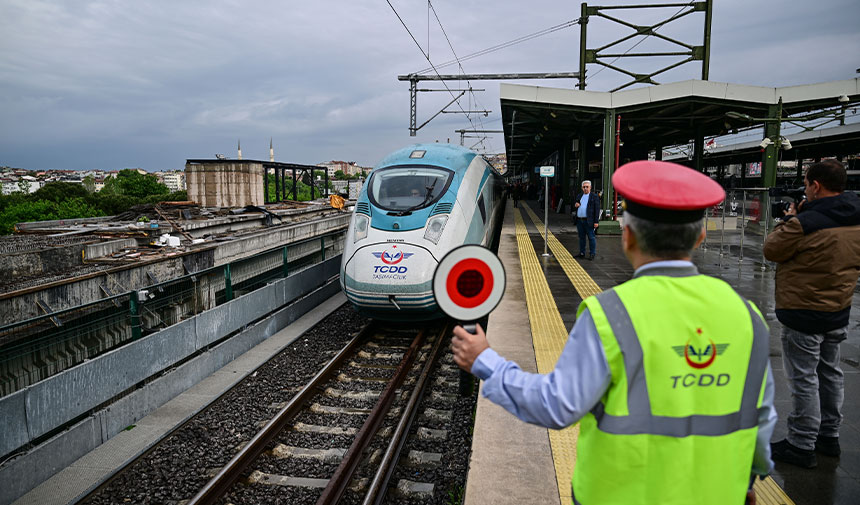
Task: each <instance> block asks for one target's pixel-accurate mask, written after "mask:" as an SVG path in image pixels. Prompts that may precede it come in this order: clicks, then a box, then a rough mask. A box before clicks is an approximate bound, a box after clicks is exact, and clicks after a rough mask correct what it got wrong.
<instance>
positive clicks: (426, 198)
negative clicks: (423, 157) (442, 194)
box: [389, 178, 439, 216]
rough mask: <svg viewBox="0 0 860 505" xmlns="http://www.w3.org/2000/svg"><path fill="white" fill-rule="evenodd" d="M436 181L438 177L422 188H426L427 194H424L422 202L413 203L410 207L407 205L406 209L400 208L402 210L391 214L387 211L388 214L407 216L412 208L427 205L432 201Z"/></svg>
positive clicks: (415, 208) (416, 208)
mask: <svg viewBox="0 0 860 505" xmlns="http://www.w3.org/2000/svg"><path fill="white" fill-rule="evenodd" d="M438 181H439V179H438V178H436V179H433V183H432V184H430V185H429V186H426V187H425V188H424V189H426V190H427V195H425V196H424V201H423V202H421V203H419V204H418V205H413V206H412V207H409V208H408V209H406V210H402V211H400V212H395V213H393V214H392V213H389V215H392V216H408V215H409V214H412V211H413V210H418V209H420V208H421V207H424V206H425V205H427V204H428V203H430V201H432V200H433V188H435V187H436V182H438Z"/></svg>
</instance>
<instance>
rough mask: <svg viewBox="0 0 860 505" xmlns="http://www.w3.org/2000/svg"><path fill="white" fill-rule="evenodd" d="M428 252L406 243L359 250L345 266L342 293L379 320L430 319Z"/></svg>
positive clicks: (430, 258)
mask: <svg viewBox="0 0 860 505" xmlns="http://www.w3.org/2000/svg"><path fill="white" fill-rule="evenodd" d="M436 265H437V262H436V260H435V259H434V258H433V255H431V254H430V252H429V251H427V250H426V249H423V248H421V247H416V246H412V245H409V244H401V243H398V244H393V243H382V244H371V245H366V246H363V247H361V248H359V249H358V250H357V251H356V252H355V254H354V255H353V256H352V258H350V259H349V261H347V263H346V265H345V266H344V291H345V292H346V296H347V298H349V300H350V302H352V304H353V305H355V306H356V307H357V308H358V309H359V310H361V311H362V312H364V313H366V314H369V315H371V316H372V317H376V318H380V319H408V318H413V317H415V316H419V317H422V316H427V317H429V316H433V315H435V313H436V311H437V308H436V302H435V299H434V298H433V272H434V271H435V270H436Z"/></svg>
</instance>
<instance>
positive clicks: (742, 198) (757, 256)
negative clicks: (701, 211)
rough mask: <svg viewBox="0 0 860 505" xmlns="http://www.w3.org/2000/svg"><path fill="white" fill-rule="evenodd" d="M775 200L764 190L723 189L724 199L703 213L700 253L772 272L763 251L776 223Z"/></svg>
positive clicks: (771, 264) (770, 264) (771, 265)
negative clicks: (704, 231)
mask: <svg viewBox="0 0 860 505" xmlns="http://www.w3.org/2000/svg"><path fill="white" fill-rule="evenodd" d="M776 201H777V200H776V199H774V198H772V197H771V196H770V195H769V194H768V191H767V189H764V188H748V189H744V188H739V189H729V190H726V199H725V200H724V201H723V202H722V203H720V204H717V205H715V206H714V207H712V208H710V209H708V211H707V212H706V214H705V229H706V230H707V233H706V235H705V241H704V242H703V243H702V250H703V251H704V252H705V253H710V252H716V253H718V254H719V256H720V258H729V259H730V260H732V259H734V260H736V261H737V262H738V263H742V262H747V263H749V262H752V263H753V264H755V265H756V266H758V267H759V268H760V270H762V271H765V270H770V269H772V268H773V266H774V265H773V263H771V262H770V261H768V260H766V259H765V258H764V253H763V248H764V243H765V241H766V240H767V235H768V234H769V233H770V232H771V231H773V229H774V227H775V226H776V224H777V223H778V221H777V219H775V218H774V216H773V209H772V205H771V204H772V203H773V202H776Z"/></svg>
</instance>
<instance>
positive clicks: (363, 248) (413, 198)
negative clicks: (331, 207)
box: [340, 144, 503, 320]
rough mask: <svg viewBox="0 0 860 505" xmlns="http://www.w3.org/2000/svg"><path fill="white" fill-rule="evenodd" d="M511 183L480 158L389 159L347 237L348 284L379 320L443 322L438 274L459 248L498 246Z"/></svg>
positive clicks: (358, 303) (344, 283)
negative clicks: (435, 289)
mask: <svg viewBox="0 0 860 505" xmlns="http://www.w3.org/2000/svg"><path fill="white" fill-rule="evenodd" d="M502 198H503V181H502V177H501V176H500V174H499V173H498V172H497V171H496V169H494V168H493V167H492V166H490V164H489V163H487V161H486V160H485V159H484V158H483V157H482V156H481V155H479V154H477V153H475V152H474V151H472V150H470V149H466V148H463V147H460V146H453V145H450V144H416V145H412V146H409V147H406V148H403V149H400V150H399V151H395V152H394V153H392V154H390V155H389V156H387V157H386V158H385V159H383V160H382V162H381V163H379V165H378V166H377V167H376V168H374V169H373V171H372V172H371V174H370V177H369V178H368V179H367V182H366V183H365V185H364V187H363V188H362V190H361V194H360V195H359V197H358V200H357V203H356V206H355V212H354V213H353V216H352V221H351V222H350V225H349V231H348V232H347V235H346V243H345V245H344V251H343V262H342V263H341V272H340V284H341V287H342V288H343V291H344V292H345V293H346V296H347V298H349V301H350V302H352V304H353V305H354V306H355V307H356V309H358V311H359V312H361V313H363V314H366V315H368V316H370V317H373V318H376V319H386V320H423V319H433V318H436V317H441V316H442V314H441V313H440V312H439V310H438V307H437V306H436V302H435V300H434V297H433V290H432V280H433V272H434V271H435V269H436V265H437V264H438V263H439V261H440V260H441V259H442V258H443V257H444V256H445V254H447V253H448V251H450V250H452V249H454V248H455V247H457V246H460V245H464V244H479V245H483V246H486V247H494V246H495V244H493V241H494V240H495V238H496V236H497V234H496V231H497V228H498V226H500V224H501V217H502V209H503V205H502Z"/></svg>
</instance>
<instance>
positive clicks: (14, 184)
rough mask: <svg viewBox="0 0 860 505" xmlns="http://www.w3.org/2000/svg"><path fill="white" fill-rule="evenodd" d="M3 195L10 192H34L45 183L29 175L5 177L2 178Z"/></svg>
mask: <svg viewBox="0 0 860 505" xmlns="http://www.w3.org/2000/svg"><path fill="white" fill-rule="evenodd" d="M2 183H3V189H2V192H3V194H4V195H11V194H12V193H35V192H36V191H39V188H41V187H42V186H44V185H45V183H44V182H43V181H40V180H39V179H36V178H35V177H33V176H31V175H24V176H21V177H5V178H3V179H2Z"/></svg>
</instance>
